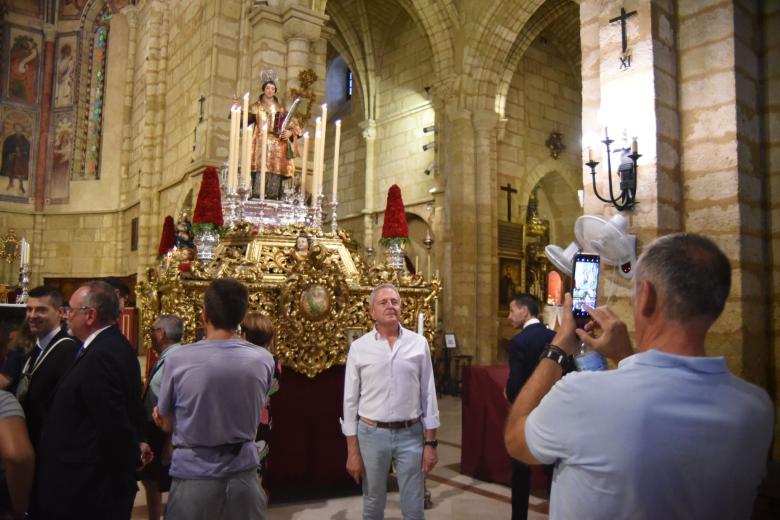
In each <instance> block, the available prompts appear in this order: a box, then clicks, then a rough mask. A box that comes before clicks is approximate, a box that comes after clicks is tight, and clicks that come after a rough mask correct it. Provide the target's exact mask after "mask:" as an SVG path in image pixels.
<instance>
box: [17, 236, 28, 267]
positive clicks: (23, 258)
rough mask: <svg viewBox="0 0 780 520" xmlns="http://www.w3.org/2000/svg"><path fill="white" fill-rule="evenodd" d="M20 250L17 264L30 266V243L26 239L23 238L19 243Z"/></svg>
mask: <svg viewBox="0 0 780 520" xmlns="http://www.w3.org/2000/svg"><path fill="white" fill-rule="evenodd" d="M21 244H22V245H21V248H20V250H19V263H20V264H21V265H29V264H30V243H29V242H28V241H27V239H25V238H23V239H22V242H21Z"/></svg>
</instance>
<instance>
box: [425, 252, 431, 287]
mask: <svg viewBox="0 0 780 520" xmlns="http://www.w3.org/2000/svg"><path fill="white" fill-rule="evenodd" d="M425 275H426V277H427V278H428V280H429V281H430V279H431V253H430V251H429V252H428V269H427V270H426V271H425Z"/></svg>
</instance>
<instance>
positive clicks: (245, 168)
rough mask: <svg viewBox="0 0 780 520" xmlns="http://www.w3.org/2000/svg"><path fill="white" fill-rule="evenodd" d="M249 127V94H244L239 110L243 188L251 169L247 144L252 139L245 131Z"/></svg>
mask: <svg viewBox="0 0 780 520" xmlns="http://www.w3.org/2000/svg"><path fill="white" fill-rule="evenodd" d="M248 126H249V92H247V93H246V94H244V105H243V108H242V110H241V175H242V176H243V177H244V186H248V185H249V183H248V182H247V181H246V178H247V177H251V175H249V170H250V169H251V168H252V167H251V166H250V165H249V161H250V159H249V142H250V141H251V139H252V137H251V134H250V133H249V132H248V131H247V130H248Z"/></svg>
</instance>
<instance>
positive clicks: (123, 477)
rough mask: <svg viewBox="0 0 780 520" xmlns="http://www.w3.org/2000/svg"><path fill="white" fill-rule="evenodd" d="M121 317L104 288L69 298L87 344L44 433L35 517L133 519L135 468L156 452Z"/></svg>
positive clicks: (98, 284) (74, 325)
mask: <svg viewBox="0 0 780 520" xmlns="http://www.w3.org/2000/svg"><path fill="white" fill-rule="evenodd" d="M118 315H119V302H118V300H117V297H116V294H115V293H114V290H113V289H112V288H111V286H110V285H108V284H107V283H105V282H102V281H92V282H87V283H85V284H84V285H82V286H81V287H79V288H78V289H77V290H76V292H75V293H73V296H71V298H70V309H69V312H68V322H69V325H70V330H71V331H72V332H73V335H74V336H76V338H78V339H79V340H81V341H82V342H83V345H82V347H81V349H80V350H79V352H78V354H77V355H76V359H75V361H74V363H73V366H72V367H71V369H70V370H69V371H68V372H67V374H65V377H63V378H62V381H61V382H60V385H59V387H58V389H57V393H56V394H55V396H54V401H53V402H52V405H51V408H50V409H49V415H48V417H47V419H46V424H45V425H44V427H43V432H42V433H41V439H40V442H39V449H38V465H37V473H38V474H39V475H41V476H42V477H44V478H45V481H43V480H42V481H41V483H40V485H38V486H37V489H36V492H35V499H34V510H33V513H34V516H35V517H36V518H47V519H65V518H68V519H70V518H79V519H106V518H111V519H117V520H122V519H129V518H130V514H131V511H132V508H133V500H134V499H135V494H136V492H137V490H138V488H137V486H136V483H135V470H136V468H137V467H138V466H139V465H141V463H143V464H146V463H148V462H149V461H150V460H151V452H150V451H149V450H148V446H146V445H143V446H142V445H141V444H140V443H139V439H140V434H141V428H142V423H143V406H142V403H141V377H140V367H139V365H138V359H137V358H136V357H135V354H134V353H133V349H132V347H131V346H130V343H129V342H128V341H127V339H126V338H125V337H124V336H123V335H122V333H121V332H120V330H119V328H118V327H117V326H116V319H117V316H118ZM139 446H141V448H139Z"/></svg>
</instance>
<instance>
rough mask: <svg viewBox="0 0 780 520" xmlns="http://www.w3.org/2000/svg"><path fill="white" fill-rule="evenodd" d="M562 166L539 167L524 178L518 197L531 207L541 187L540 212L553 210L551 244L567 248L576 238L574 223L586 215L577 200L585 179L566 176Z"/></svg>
mask: <svg viewBox="0 0 780 520" xmlns="http://www.w3.org/2000/svg"><path fill="white" fill-rule="evenodd" d="M561 166H562V165H561V164H560V163H559V162H558V161H554V160H553V159H549V160H547V161H544V162H542V163H540V164H538V165H537V166H536V168H534V169H533V170H532V171H531V172H529V173H528V174H527V175H525V176H524V177H523V180H522V183H521V184H520V187H519V189H518V195H520V199H519V200H520V201H523V204H527V201H528V198H529V197H530V195H531V192H532V191H533V189H534V188H536V187H537V186H538V187H539V189H540V190H541V194H540V195H541V196H540V197H539V198H540V208H545V207H546V208H549V215H552V216H554V218H553V217H550V220H551V222H550V242H551V243H557V244H558V245H562V246H563V247H565V246H566V244H568V243H569V241H571V240H573V238H574V221H575V220H576V218H577V217H578V216H580V215H582V208H581V207H580V205H579V200H578V198H577V190H579V189H582V186H581V185H580V184H579V182H580V181H581V179H582V178H581V177H580V176H575V175H574V174H571V173H568V174H567V173H566V172H562V171H561ZM549 215H548V217H549ZM563 242H565V243H563Z"/></svg>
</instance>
